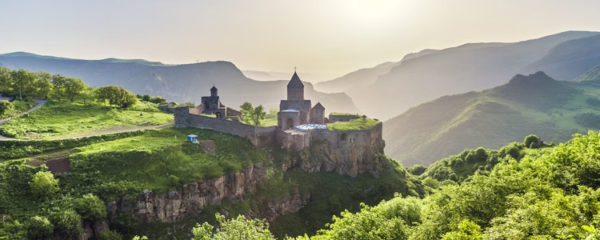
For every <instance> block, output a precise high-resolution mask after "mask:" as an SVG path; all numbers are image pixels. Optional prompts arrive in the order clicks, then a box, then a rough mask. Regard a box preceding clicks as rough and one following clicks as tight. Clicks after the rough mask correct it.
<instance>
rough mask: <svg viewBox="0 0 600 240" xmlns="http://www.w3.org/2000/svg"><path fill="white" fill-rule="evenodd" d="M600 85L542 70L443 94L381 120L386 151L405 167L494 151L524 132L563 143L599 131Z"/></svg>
mask: <svg viewBox="0 0 600 240" xmlns="http://www.w3.org/2000/svg"><path fill="white" fill-rule="evenodd" d="M598 96H600V86H596V85H590V84H585V83H578V82H567V81H557V80H555V79H553V78H551V77H549V76H548V75H546V74H545V73H543V72H536V73H534V74H530V75H521V74H519V75H515V76H514V77H513V78H511V80H510V81H509V82H508V83H506V84H504V85H501V86H498V87H495V88H490V89H486V90H483V91H478V92H476V91H471V92H468V93H464V94H457V95H448V96H444V97H440V98H438V99H436V100H433V101H430V102H427V103H424V104H421V105H419V106H416V107H413V108H411V109H409V110H408V111H406V112H405V113H403V114H401V115H399V116H397V117H394V118H392V119H389V120H387V121H385V122H384V126H385V128H384V139H385V140H386V153H387V154H389V155H390V156H392V157H393V158H395V159H397V160H400V161H402V162H403V164H404V165H405V166H411V165H414V164H423V165H429V164H431V163H433V162H434V161H437V160H438V159H442V158H443V157H445V156H449V155H454V154H458V153H460V152H462V151H463V150H464V149H470V148H477V147H485V148H499V147H501V146H503V145H505V144H507V143H509V142H512V141H520V140H522V139H523V138H524V137H525V136H527V135H529V134H535V135H538V136H540V137H541V138H542V139H543V140H544V141H547V142H551V141H553V142H562V141H565V140H567V139H569V138H570V137H571V135H572V134H575V133H585V132H586V131H587V130H588V129H600V124H597V123H595V122H594V120H593V119H595V117H596V116H600V111H599V109H600V108H599V106H597V105H598V102H600V101H598Z"/></svg>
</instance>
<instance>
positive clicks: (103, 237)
mask: <svg viewBox="0 0 600 240" xmlns="http://www.w3.org/2000/svg"><path fill="white" fill-rule="evenodd" d="M122 239H123V236H121V234H119V233H118V232H115V231H109V230H104V231H102V232H100V234H98V240H122Z"/></svg>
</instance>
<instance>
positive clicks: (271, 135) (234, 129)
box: [175, 107, 277, 147]
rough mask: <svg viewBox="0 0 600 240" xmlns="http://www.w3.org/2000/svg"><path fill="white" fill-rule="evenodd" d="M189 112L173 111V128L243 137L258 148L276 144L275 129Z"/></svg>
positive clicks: (177, 109) (182, 109)
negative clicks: (191, 128)
mask: <svg viewBox="0 0 600 240" xmlns="http://www.w3.org/2000/svg"><path fill="white" fill-rule="evenodd" d="M190 110H191V108H190V107H179V108H176V109H175V127H177V128H186V127H194V128H201V129H212V130H215V131H217V132H222V133H228V134H232V135H236V136H240V137H245V138H247V139H248V140H250V142H251V143H252V144H254V145H255V146H258V147H264V146H268V145H271V144H274V143H275V142H276V131H277V127H255V126H251V125H248V124H243V123H241V122H237V121H229V120H226V119H218V118H211V117H206V116H202V115H197V114H192V113H190Z"/></svg>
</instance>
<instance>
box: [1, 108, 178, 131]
mask: <svg viewBox="0 0 600 240" xmlns="http://www.w3.org/2000/svg"><path fill="white" fill-rule="evenodd" d="M172 121H173V115H172V114H170V113H164V112H161V111H159V110H158V108H157V105H156V104H154V103H149V102H139V103H138V104H136V105H134V106H133V107H132V108H131V109H124V110H122V109H115V108H112V107H105V106H102V105H99V104H95V103H94V104H83V103H81V102H76V103H70V102H48V103H46V105H44V106H42V107H41V108H40V109H38V110H36V111H34V112H32V113H30V114H28V115H26V116H23V117H21V118H18V119H13V120H10V121H8V122H6V123H5V124H4V125H1V126H0V133H1V134H2V135H6V136H11V137H16V138H24V139H57V138H66V137H82V136H87V135H93V134H102V133H108V132H111V131H118V130H124V129H127V128H132V127H139V126H152V125H160V124H166V123H169V122H172Z"/></svg>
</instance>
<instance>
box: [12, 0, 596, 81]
mask: <svg viewBox="0 0 600 240" xmlns="http://www.w3.org/2000/svg"><path fill="white" fill-rule="evenodd" d="M570 30H583V31H600V1H591V0H585V1H584V0H581V1H569V2H566V1H556V0H553V1H542V0H530V1H521V2H519V3H515V2H508V1H500V0H493V1H480V0H479V1H478V0H456V1H433V0H423V1H419V0H414V1H413V0H411V1H392V0H370V1H369V0H365V1H344V0H332V1H322V0H321V1H319V0H307V1H301V2H300V1H298V2H292V1H266V0H255V1H228V0H226V1H216V0H215V1H155V0H151V1H142V0H132V1H117V0H109V1H97V2H90V1H86V2H85V3H84V2H82V1H75V0H69V1H52V2H50V1H31V0H25V1H8V2H3V3H2V7H1V8H0V33H1V34H0V43H1V44H0V53H8V52H16V51H25V52H31V53H36V54H42V55H51V56H58V57H69V58H81V59H104V58H123V59H146V60H149V61H160V62H163V63H166V64H183V63H194V62H204V61H219V60H223V61H230V62H233V63H234V64H235V65H236V66H238V67H239V68H240V69H241V70H256V71H267V72H281V73H287V72H289V73H291V72H293V70H294V66H296V67H297V68H298V72H299V73H301V75H302V73H305V74H306V75H309V76H311V78H312V79H305V80H308V81H317V80H329V79H332V78H335V77H338V76H341V75H343V74H346V73H348V72H352V71H355V70H357V69H360V68H365V67H372V66H374V65H377V64H380V63H383V62H387V61H398V60H400V59H401V58H402V57H403V56H404V55H405V54H408V53H411V52H417V51H420V50H422V49H427V48H429V49H442V48H448V47H453V46H457V45H461V44H464V43H469V42H515V41H521V40H527V39H533V38H538V37H542V36H545V35H550V34H555V33H559V32H563V31H570ZM303 80H304V79H303Z"/></svg>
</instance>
